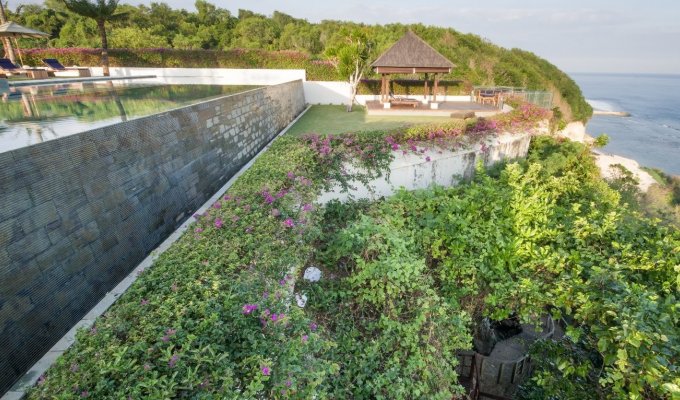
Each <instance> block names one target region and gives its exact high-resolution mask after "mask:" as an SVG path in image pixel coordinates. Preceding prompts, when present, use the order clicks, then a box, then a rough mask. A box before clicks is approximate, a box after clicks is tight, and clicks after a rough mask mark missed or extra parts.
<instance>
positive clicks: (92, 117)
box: [0, 81, 257, 153]
mask: <svg viewBox="0 0 680 400" xmlns="http://www.w3.org/2000/svg"><path fill="white" fill-rule="evenodd" d="M256 87H257V86H218V85H165V84H149V83H144V84H142V83H133V82H127V81H122V82H121V81H115V82H114V81H97V82H80V83H67V84H57V85H45V86H25V87H16V88H10V91H9V92H8V93H3V94H2V95H1V97H0V100H1V101H0V153H1V152H5V151H9V150H13V149H17V148H20V147H25V146H30V145H33V144H36V143H41V142H44V141H47V140H53V139H57V138H60V137H64V136H68V135H73V134H75V133H79V132H83V131H86V130H90V129H95V128H99V127H102V126H106V125H112V124H115V123H118V122H122V121H128V120H130V119H134V118H139V117H144V116H147V115H151V114H157V113H159V112H163V111H168V110H171V109H174V108H178V107H182V106H187V105H191V104H195V103H199V102H202V101H205V100H208V99H211V98H216V97H220V96H225V95H228V94H234V93H238V92H243V91H246V90H250V89H254V88H256Z"/></svg>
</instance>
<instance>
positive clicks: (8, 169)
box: [0, 81, 305, 394]
mask: <svg viewBox="0 0 680 400" xmlns="http://www.w3.org/2000/svg"><path fill="white" fill-rule="evenodd" d="M304 106H305V99H304V94H303V90H302V82H301V81H295V82H290V83H284V84H281V85H276V86H269V87H264V88H260V89H255V90H253V91H250V92H244V93H240V94H236V95H232V96H229V97H226V98H222V99H217V100H212V101H209V102H206V103H202V104H197V105H194V106H189V107H185V108H181V109H177V110H174V111H169V112H165V113H162V114H157V115H152V116H149V117H145V118H140V119H137V120H132V121H127V122H123V123H120V124H116V125H113V126H109V127H105V128H101V129H96V130H92V131H88V132H84V133H81V134H77V135H73V136H68V137H65V138H62V139H57V140H53V141H49V142H45V143H41V144H39V145H35V146H31V147H26V148H23V149H18V150H14V151H11V152H6V153H1V154H0V394H1V393H4V392H5V391H6V390H7V389H8V388H9V387H10V385H11V384H12V383H13V382H14V381H15V380H16V379H18V378H19V377H20V376H21V374H22V373H23V372H24V371H26V370H27V369H28V368H29V367H30V366H31V365H32V364H33V363H34V362H35V361H37V360H38V359H39V358H40V357H41V356H42V355H43V354H44V353H45V352H46V351H47V350H49V348H50V347H51V346H52V345H53V344H54V343H55V342H56V341H57V340H58V339H59V338H60V337H61V336H62V335H63V334H64V333H65V332H66V331H67V330H68V329H70V327H71V326H72V325H73V324H74V323H75V322H77V320H78V319H79V318H81V317H82V316H83V315H84V314H85V313H87V311H89V309H90V308H91V307H92V306H94V305H95V304H96V302H97V301H98V300H99V299H100V298H101V297H102V296H103V295H104V294H105V293H106V292H107V291H109V290H110V289H112V288H113V287H114V286H115V284H116V283H117V282H119V281H120V280H121V279H122V278H123V277H125V275H126V274H128V273H129V272H130V271H131V270H132V269H133V268H134V266H135V265H136V264H138V263H139V262H140V261H141V260H142V259H143V258H144V257H145V256H146V255H148V254H149V252H150V251H151V250H152V249H153V248H154V247H155V246H157V245H158V244H159V243H160V242H161V241H162V240H163V239H164V238H165V237H167V236H168V235H169V234H170V233H171V232H172V231H173V230H174V229H175V228H176V227H177V226H179V225H180V224H181V223H182V222H183V221H184V220H185V219H186V218H187V217H189V216H190V214H191V213H192V212H193V210H195V209H197V208H198V207H199V206H200V205H201V204H203V203H204V202H205V201H206V200H207V199H208V198H210V196H211V195H212V194H213V193H215V192H216V191H217V190H218V189H219V188H220V187H221V186H222V185H223V184H224V183H225V182H226V181H227V180H228V179H229V178H230V177H231V176H232V175H233V174H234V173H236V172H237V171H238V170H239V169H240V168H241V167H242V166H243V165H244V164H245V163H246V162H248V161H249V160H250V159H251V158H252V157H253V156H254V155H255V154H256V153H257V152H258V151H259V150H260V149H261V148H262V147H263V146H264V145H265V144H266V143H267V142H268V141H270V140H271V139H272V138H273V137H274V136H275V135H276V134H277V133H278V132H280V131H281V130H282V129H283V128H284V127H285V126H286V125H287V124H288V123H289V122H290V121H292V120H293V119H294V118H295V116H297V115H298V114H299V113H300V112H301V111H302V110H303V109H304Z"/></svg>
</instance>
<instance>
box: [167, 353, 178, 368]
mask: <svg viewBox="0 0 680 400" xmlns="http://www.w3.org/2000/svg"><path fill="white" fill-rule="evenodd" d="M178 360H179V356H178V355H177V354H173V355H172V357H170V361H168V367H170V368H172V367H174V366H175V365H176V364H177V361H178Z"/></svg>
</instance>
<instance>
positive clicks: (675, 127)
mask: <svg viewBox="0 0 680 400" xmlns="http://www.w3.org/2000/svg"><path fill="white" fill-rule="evenodd" d="M661 126H662V127H664V128H668V129H673V130H674V131H679V132H680V128H678V127H677V126H670V125H667V124H661Z"/></svg>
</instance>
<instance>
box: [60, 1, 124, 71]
mask: <svg viewBox="0 0 680 400" xmlns="http://www.w3.org/2000/svg"><path fill="white" fill-rule="evenodd" d="M62 1H63V2H64V5H65V6H66V8H68V10H69V11H71V12H73V13H76V14H78V15H82V16H83V17H87V18H92V19H93V20H95V22H96V23H97V28H98V30H99V36H100V37H101V40H102V67H103V68H104V76H109V44H108V41H107V40H106V22H111V21H117V20H120V19H123V18H124V17H125V16H126V15H127V14H126V13H116V8H117V7H118V1H119V0H94V1H90V0H62Z"/></svg>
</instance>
